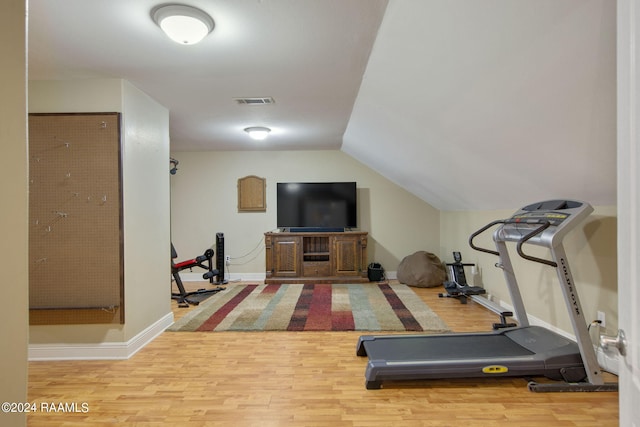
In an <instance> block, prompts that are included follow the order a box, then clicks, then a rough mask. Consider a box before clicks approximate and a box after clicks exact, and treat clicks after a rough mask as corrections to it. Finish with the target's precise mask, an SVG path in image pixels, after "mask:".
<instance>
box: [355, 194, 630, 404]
mask: <svg viewBox="0 0 640 427" xmlns="http://www.w3.org/2000/svg"><path fill="white" fill-rule="evenodd" d="M592 211H593V208H592V207H591V205H589V204H588V203H585V202H581V201H574V200H548V201H543V202H539V203H534V204H531V205H528V206H525V207H523V208H521V209H520V210H518V211H517V212H516V213H515V214H514V215H513V216H512V217H511V218H508V219H503V220H497V221H493V222H491V223H489V224H487V225H485V226H484V227H482V228H481V229H479V230H478V231H476V232H474V233H473V234H472V235H471V237H470V238H469V245H470V246H471V247H472V248H473V249H475V250H478V251H481V252H486V253H490V254H493V255H497V256H498V257H499V261H498V262H497V263H496V267H498V268H500V269H502V270H503V272H504V277H505V280H506V283H507V287H508V290H509V294H510V297H511V301H512V304H513V307H514V310H513V311H514V313H515V316H516V317H517V319H518V322H519V326H517V327H512V328H506V329H500V330H497V331H491V332H482V333H451V334H442V335H363V336H361V337H360V338H359V339H358V345H357V352H356V353H357V355H358V356H363V357H364V356H368V358H369V362H368V364H367V368H366V372H365V380H366V382H365V385H366V388H367V389H379V388H381V387H382V383H383V382H384V381H399V380H427V379H436V378H483V377H484V378H490V377H491V378H494V377H546V378H549V379H552V380H557V381H555V382H549V381H547V382H541V383H538V382H535V381H533V380H532V381H530V382H529V383H528V387H529V390H531V391H537V392H551V391H616V390H617V389H618V384H617V383H605V382H604V380H603V378H602V371H601V369H600V366H599V365H598V361H597V358H596V353H595V350H594V347H593V344H592V343H591V338H590V337H589V332H588V330H587V322H586V320H585V318H584V313H583V312H582V308H581V306H580V300H579V298H578V293H577V290H576V288H575V284H574V281H573V278H572V275H571V270H570V268H569V263H568V261H567V256H566V253H565V250H564V247H563V245H562V241H563V239H564V237H565V236H566V234H567V233H568V232H569V231H571V230H572V229H574V228H575V227H576V226H577V225H579V224H580V223H581V222H582V221H583V220H584V219H585V218H586V217H588V216H589V215H590V214H591V212H592ZM494 227H497V228H496V229H495V231H494V233H493V241H494V242H495V246H496V250H493V249H486V248H482V247H478V246H476V245H475V244H474V242H473V240H474V238H475V237H476V236H478V235H479V234H481V233H484V232H485V231H487V230H489V229H491V228H494ZM507 242H515V243H516V251H517V253H518V255H519V256H520V257H522V258H524V259H525V260H527V261H530V262H535V263H540V264H544V265H545V266H548V267H550V268H554V269H555V270H556V273H557V276H558V280H559V282H560V286H561V288H562V294H563V297H564V300H565V303H566V306H567V310H568V311H569V314H570V318H571V323H572V326H573V329H574V332H575V336H576V342H574V341H572V340H570V339H567V338H565V337H563V336H562V335H559V334H557V333H555V332H553V331H550V330H548V329H546V328H542V327H539V326H531V325H530V324H529V320H528V318H527V313H526V311H525V308H524V303H523V301H522V297H521V295H520V291H519V288H518V283H517V281H516V277H515V274H514V272H513V267H512V265H511V259H510V257H509V251H508V250H507ZM525 245H537V246H542V247H545V248H548V249H550V251H551V257H552V259H551V260H549V259H543V258H538V257H535V256H531V255H529V254H527V253H525V252H524V250H523V246H525Z"/></svg>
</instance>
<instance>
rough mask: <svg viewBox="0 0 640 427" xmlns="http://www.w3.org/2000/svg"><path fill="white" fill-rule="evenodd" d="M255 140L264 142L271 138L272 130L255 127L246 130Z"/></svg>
mask: <svg viewBox="0 0 640 427" xmlns="http://www.w3.org/2000/svg"><path fill="white" fill-rule="evenodd" d="M244 131H245V132H246V133H248V134H249V136H250V137H251V138H253V139H257V140H262V139H265V138H266V137H267V136H269V132H271V129H269V128H265V127H262V126H253V127H250V128H246V129H245V130H244Z"/></svg>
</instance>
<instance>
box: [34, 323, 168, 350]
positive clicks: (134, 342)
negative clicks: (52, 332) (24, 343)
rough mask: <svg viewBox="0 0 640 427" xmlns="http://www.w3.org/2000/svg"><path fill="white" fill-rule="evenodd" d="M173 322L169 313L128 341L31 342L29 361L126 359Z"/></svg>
mask: <svg viewBox="0 0 640 427" xmlns="http://www.w3.org/2000/svg"><path fill="white" fill-rule="evenodd" d="M172 324H173V313H167V314H166V315H164V316H163V317H162V318H160V319H159V320H158V321H156V322H155V323H153V324H152V325H150V326H149V327H147V328H146V329H145V330H143V331H142V332H140V333H139V334H138V335H136V336H135V337H133V338H131V339H130V340H129V341H127V342H103V343H87V344H29V353H28V358H29V361H43V360H125V359H129V358H130V357H131V356H133V355H134V354H136V353H137V352H138V351H139V350H141V349H142V348H143V347H144V346H146V345H147V344H149V343H150V342H151V341H153V340H154V339H155V338H156V337H157V336H158V335H160V334H161V333H163V332H164V330H165V329H167V328H168V327H169V326H171V325H172Z"/></svg>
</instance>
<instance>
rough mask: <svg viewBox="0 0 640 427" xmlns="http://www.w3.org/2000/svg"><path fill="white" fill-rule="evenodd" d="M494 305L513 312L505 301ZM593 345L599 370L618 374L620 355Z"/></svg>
mask: <svg viewBox="0 0 640 427" xmlns="http://www.w3.org/2000/svg"><path fill="white" fill-rule="evenodd" d="M494 304H498V305H499V306H501V307H503V308H504V310H505V311H513V306H511V305H510V304H507V303H506V302H505V301H498V302H494ZM527 317H528V318H529V323H530V324H531V325H534V326H541V327H543V328H546V329H549V330H550V331H553V332H555V333H557V334H558V335H562V336H563V337H565V338H567V339H570V340H572V341H575V340H576V336H575V335H573V334H570V333H568V332H566V331H563V330H562V329H559V328H557V327H555V326H553V325H550V324H549V323H547V322H545V321H543V320H541V319H539V318H537V317H535V316H532V315H530V314H529V315H528V316H527ZM593 344H594V345H593V347H594V349H595V351H596V357H597V359H598V364H599V365H600V368H601V369H602V370H605V371H607V372H610V373H612V374H614V375H618V372H620V371H619V363H620V355H618V354H611V353H609V352H606V351H604V350H603V349H602V348H601V347H600V346H599V345H597V344H599V343H593Z"/></svg>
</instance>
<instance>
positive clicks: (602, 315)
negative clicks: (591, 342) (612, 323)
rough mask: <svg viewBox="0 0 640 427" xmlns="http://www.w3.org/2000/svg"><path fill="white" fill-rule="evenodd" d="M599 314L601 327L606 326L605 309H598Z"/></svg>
mask: <svg viewBox="0 0 640 427" xmlns="http://www.w3.org/2000/svg"><path fill="white" fill-rule="evenodd" d="M597 316H598V320H599V321H600V327H601V328H604V327H606V326H607V324H606V323H605V316H604V311H598V313H597Z"/></svg>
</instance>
